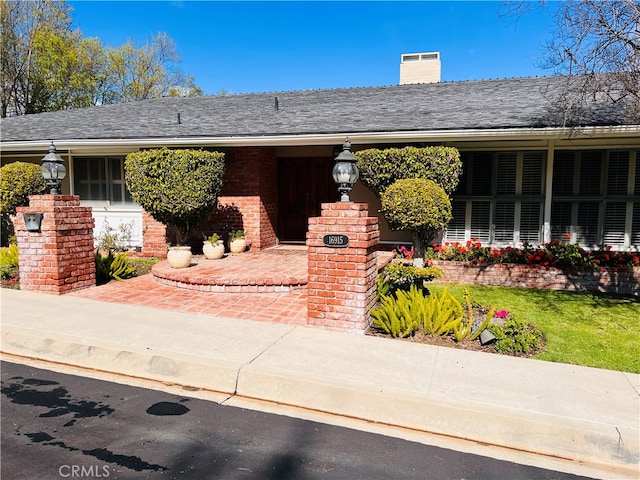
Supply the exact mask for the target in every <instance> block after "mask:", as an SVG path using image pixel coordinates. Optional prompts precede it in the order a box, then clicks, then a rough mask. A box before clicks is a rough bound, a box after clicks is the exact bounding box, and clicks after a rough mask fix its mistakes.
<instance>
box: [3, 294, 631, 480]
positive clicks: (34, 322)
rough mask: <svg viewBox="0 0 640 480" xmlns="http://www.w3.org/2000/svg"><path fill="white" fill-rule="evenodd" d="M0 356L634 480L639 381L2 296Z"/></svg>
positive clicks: (211, 320)
mask: <svg viewBox="0 0 640 480" xmlns="http://www.w3.org/2000/svg"><path fill="white" fill-rule="evenodd" d="M0 299H1V302H2V305H1V313H2V323H1V325H2V344H1V351H2V352H3V353H5V354H9V355H13V356H20V357H27V358H33V359H38V360H43V361H47V362H56V363H61V364H66V365H73V366H77V367H81V368H86V369H93V370H99V371H104V372H110V373H114V374H122V375H127V376H131V377H138V378H142V379H150V380H155V381H160V382H165V383H170V384H175V385H181V386H185V387H193V388H197V389H207V390H210V391H215V392H221V393H223V394H225V395H228V396H238V397H246V398H251V399H258V400H263V401H267V402H275V403H279V404H284V405H290V406H295V407H301V408H305V409H311V410H315V411H320V412H327V413H330V414H335V415H341V416H346V417H350V418H358V419H363V420H366V421H370V422H374V423H379V424H386V425H391V426H397V427H402V428H408V429H412V430H414V431H423V432H430V433H436V434H441V435H444V436H447V437H454V438H461V439H467V440H471V441H474V442H479V443H482V444H487V445H494V446H499V447H505V448H508V449H514V450H518V451H521V452H529V453H531V454H532V455H540V456H547V457H549V458H554V459H565V460H567V462H568V463H571V464H573V465H576V466H580V467H583V468H584V470H583V472H585V473H582V474H583V475H590V476H594V477H599V478H630V479H636V478H639V477H640V469H639V466H638V465H639V462H640V426H639V423H640V375H637V374H631V373H622V372H614V371H609V370H600V369H593V368H585V367H578V366H573V365H565V364H555V363H549V362H543V361H538V360H530V359H522V358H514V357H508V356H501V355H494V354H487V353H480V352H471V351H464V350H457V349H451V348H444V347H433V346H428V345H420V344H414V343H409V342H400V341H391V340H388V339H384V338H377V337H369V336H358V335H353V334H346V333H339V332H332V331H325V330H319V329H314V328H306V327H299V326H290V325H277V324H270V323H260V322H252V321H246V320H239V319H230V318H221V317H216V316H211V315H196V314H190V313H181V312H176V311H169V310H161V309H154V308H148V307H139V306H128V305H124V304H116V303H106V302H99V301H95V300H89V299H85V298H80V297H75V296H69V295H67V296H54V295H46V294H40V293H34V292H28V291H16V290H7V289H3V290H2V291H1V292H0Z"/></svg>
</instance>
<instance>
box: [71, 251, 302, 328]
mask: <svg viewBox="0 0 640 480" xmlns="http://www.w3.org/2000/svg"><path fill="white" fill-rule="evenodd" d="M195 262H198V264H200V263H202V265H201V267H206V269H207V270H210V272H209V273H210V274H211V275H213V276H214V277H215V278H221V277H222V275H224V276H225V277H227V278H228V279H229V281H230V282H231V283H234V282H235V283H236V285H242V284H243V283H246V282H247V281H248V279H249V278H250V277H252V278H254V279H256V281H257V280H258V279H273V280H272V282H275V283H278V277H279V276H280V275H284V276H286V277H287V278H290V277H293V278H296V279H300V278H302V277H304V279H305V283H306V268H307V266H306V265H307V256H306V251H305V250H294V251H291V250H289V251H285V250H279V249H273V250H267V251H262V252H254V253H251V252H247V253H243V254H238V255H230V256H229V257H225V258H224V259H221V260H205V259H203V258H196V259H195V261H194V263H195ZM216 262H217V263H216ZM158 267H159V268H160V269H162V270H164V269H165V267H164V266H163V265H162V264H158ZM191 269H192V267H190V268H187V269H180V270H181V271H183V273H182V272H181V273H180V275H182V276H185V275H186V276H188V273H189V270H191ZM204 270H205V268H200V269H193V270H192V271H193V272H195V274H196V277H198V278H201V275H202V273H203V271H204ZM69 295H74V296H78V297H83V298H90V299H94V300H100V301H105V302H115V303H128V304H131V305H141V306H146V307H154V308H162V309H166V310H177V311H181V312H189V313H205V314H208V315H218V316H221V317H232V318H242V319H247V320H256V321H263V322H273V323H285V324H293V325H306V324H307V289H306V288H296V289H293V290H291V291H285V292H275V291H272V292H266V293H248V292H242V293H228V292H211V291H200V290H192V289H186V288H178V287H175V286H167V285H162V284H160V283H158V281H156V280H154V278H153V275H152V274H148V275H143V276H141V277H138V278H131V279H128V280H125V281H123V282H117V281H111V282H109V283H107V284H105V285H100V286H97V287H91V288H86V289H84V290H78V291H76V292H73V293H70V294H69Z"/></svg>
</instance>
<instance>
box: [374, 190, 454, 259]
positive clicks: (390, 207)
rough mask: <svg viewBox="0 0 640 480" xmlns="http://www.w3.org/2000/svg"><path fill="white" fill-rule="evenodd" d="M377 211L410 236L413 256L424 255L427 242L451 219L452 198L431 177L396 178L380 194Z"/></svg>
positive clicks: (390, 224)
mask: <svg viewBox="0 0 640 480" xmlns="http://www.w3.org/2000/svg"><path fill="white" fill-rule="evenodd" d="M380 201H381V203H382V208H381V210H380V212H381V213H382V214H383V215H384V218H385V219H386V220H387V222H388V223H389V226H390V227H391V228H392V229H394V230H407V231H409V232H411V234H412V237H413V245H414V248H415V252H416V253H415V255H416V258H424V250H425V247H426V245H428V242H429V241H431V240H432V239H433V237H434V236H435V235H436V234H437V233H438V232H439V231H440V230H442V229H443V228H445V227H446V226H447V224H448V223H449V222H450V221H451V218H452V216H451V202H450V200H449V197H448V196H447V194H446V192H445V191H444V190H443V189H442V188H441V187H440V186H439V185H438V184H436V183H435V182H434V181H432V180H427V179H424V178H406V179H401V180H397V181H396V182H395V183H394V184H393V185H391V186H390V187H389V188H387V189H386V190H384V192H382V194H381V196H380Z"/></svg>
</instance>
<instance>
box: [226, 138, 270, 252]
mask: <svg viewBox="0 0 640 480" xmlns="http://www.w3.org/2000/svg"><path fill="white" fill-rule="evenodd" d="M277 188H278V185H277V165H276V150H275V148H257V147H241V148H237V149H236V150H235V151H234V153H233V156H232V158H230V159H229V161H228V162H227V165H226V167H225V176H224V182H223V185H222V192H221V195H220V197H219V198H218V211H217V212H216V214H215V215H214V217H213V223H214V224H217V225H227V226H228V228H229V229H231V230H245V231H246V232H247V240H248V241H249V242H250V244H251V248H252V249H255V250H261V249H263V248H269V247H273V246H274V245H276V244H277V238H276V233H275V225H276V215H277V206H278V195H277Z"/></svg>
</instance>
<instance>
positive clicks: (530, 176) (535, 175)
mask: <svg viewBox="0 0 640 480" xmlns="http://www.w3.org/2000/svg"><path fill="white" fill-rule="evenodd" d="M462 161H463V174H462V176H461V178H460V184H459V185H458V188H457V190H456V192H455V193H454V194H453V195H452V208H453V220H452V221H451V222H450V223H449V225H448V227H447V232H446V236H445V239H446V240H447V241H460V242H463V241H466V240H470V239H471V238H476V239H478V240H479V241H480V242H482V243H485V244H495V245H513V244H520V243H522V242H528V243H539V242H540V241H541V235H542V209H543V205H544V185H545V169H546V152H543V151H526V152H464V153H463V154H462Z"/></svg>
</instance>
